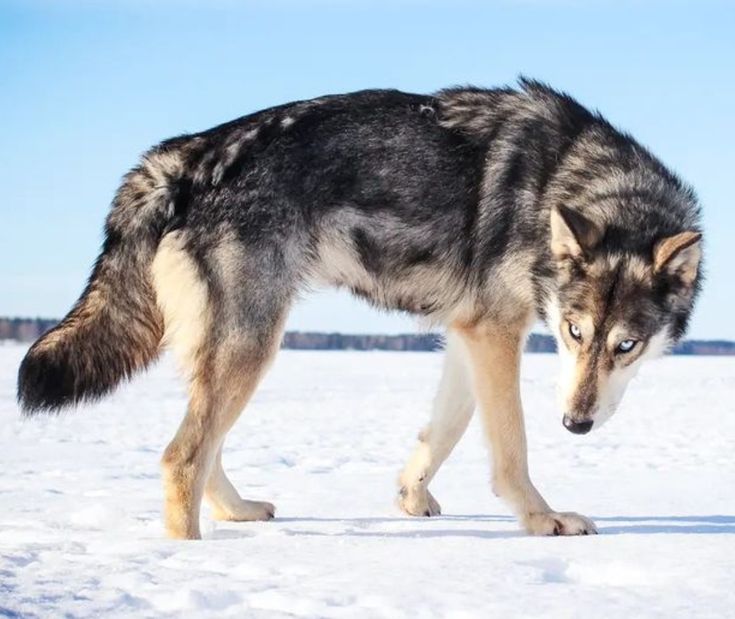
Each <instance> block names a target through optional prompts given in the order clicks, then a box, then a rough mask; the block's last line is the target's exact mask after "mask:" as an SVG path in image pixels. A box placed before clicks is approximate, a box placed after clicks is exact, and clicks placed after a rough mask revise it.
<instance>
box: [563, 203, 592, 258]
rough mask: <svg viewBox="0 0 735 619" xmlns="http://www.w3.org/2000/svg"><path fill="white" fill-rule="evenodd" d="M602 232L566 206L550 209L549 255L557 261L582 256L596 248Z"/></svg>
mask: <svg viewBox="0 0 735 619" xmlns="http://www.w3.org/2000/svg"><path fill="white" fill-rule="evenodd" d="M603 232H604V231H603V230H602V229H601V228H600V227H599V226H598V225H597V224H596V223H594V222H593V221H591V220H589V219H587V218H586V217H585V216H584V215H581V214H580V213H578V212H577V211H574V210H572V209H570V208H568V207H566V206H563V205H559V206H557V207H554V208H552V209H551V253H552V255H553V256H554V258H556V259H557V260H562V259H564V258H578V257H582V256H584V255H585V254H587V253H588V252H590V251H592V250H593V249H594V248H595V247H596V246H597V244H598V243H599V242H600V240H601V239H602V235H603Z"/></svg>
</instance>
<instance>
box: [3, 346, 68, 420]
mask: <svg viewBox="0 0 735 619" xmlns="http://www.w3.org/2000/svg"><path fill="white" fill-rule="evenodd" d="M55 357H56V355H54V352H53V350H38V349H37V348H36V347H35V346H34V347H32V348H31V349H30V350H29V351H28V353H27V354H26V356H25V358H24V359H23V361H22V362H21V364H20V368H19V370H18V391H17V399H18V405H19V407H20V410H21V413H22V414H23V415H24V416H26V417H30V416H32V415H35V414H38V413H43V412H46V413H58V412H59V411H60V410H61V409H62V408H64V407H65V406H68V405H70V404H73V403H74V399H75V398H74V392H75V389H74V380H73V376H71V372H70V371H69V368H68V367H65V366H64V364H62V363H59V361H58V360H57V359H56V358H55Z"/></svg>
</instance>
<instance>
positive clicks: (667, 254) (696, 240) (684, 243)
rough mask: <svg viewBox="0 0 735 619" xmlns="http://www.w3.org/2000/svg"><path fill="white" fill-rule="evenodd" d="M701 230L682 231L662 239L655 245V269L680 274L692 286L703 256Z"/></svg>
mask: <svg viewBox="0 0 735 619" xmlns="http://www.w3.org/2000/svg"><path fill="white" fill-rule="evenodd" d="M701 239H702V235H701V234H700V233H699V232H694V231H691V230H690V231H687V232H680V233H679V234H675V235H674V236H668V237H666V238H665V239H661V240H660V241H658V242H657V243H656V245H654V247H653V271H654V273H656V274H659V273H662V272H666V273H668V274H670V275H676V276H678V277H679V278H680V279H681V280H682V282H684V284H686V285H687V286H691V285H692V284H693V283H694V280H695V279H696V278H697V270H698V269H699V261H700V260H701V258H702V247H701V243H700V241H701Z"/></svg>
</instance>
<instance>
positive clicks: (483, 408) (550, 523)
mask: <svg viewBox="0 0 735 619" xmlns="http://www.w3.org/2000/svg"><path fill="white" fill-rule="evenodd" d="M527 322H528V321H519V322H518V323H517V324H507V323H506V324H495V323H493V322H491V321H484V322H481V323H478V324H475V325H471V326H462V325H454V326H453V330H454V331H455V332H456V333H457V335H458V336H459V337H460V338H461V340H462V342H463V343H464V345H465V347H466V350H467V356H468V361H469V364H470V366H471V370H472V378H473V384H474V391H475V395H476V398H477V402H478V406H479V410H480V413H481V415H482V420H483V425H484V428H485V432H486V434H487V436H488V439H489V442H490V447H491V451H492V459H493V490H494V491H495V493H496V494H497V495H498V496H500V497H502V498H503V499H505V500H506V501H507V502H508V503H509V504H510V505H511V507H512V508H513V510H514V512H515V513H516V515H517V516H518V517H519V519H520V520H521V523H522V524H523V526H524V527H525V529H526V530H527V531H528V532H529V533H531V534H533V535H586V534H588V533H595V532H596V529H595V525H594V524H593V523H592V521H591V520H589V519H588V518H585V517H584V516H580V515H579V514H575V513H572V512H567V513H559V512H555V511H553V510H552V509H551V508H550V507H549V505H548V504H547V503H546V501H544V499H543V497H542V496H541V494H540V493H539V491H538V490H536V488H535V486H534V485H533V483H532V482H531V479H530V477H529V474H528V459H527V451H526V433H525V428H524V423H523V409H522V406H521V393H520V361H521V350H522V346H523V343H524V341H525V333H526V330H527Z"/></svg>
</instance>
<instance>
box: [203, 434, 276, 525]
mask: <svg viewBox="0 0 735 619" xmlns="http://www.w3.org/2000/svg"><path fill="white" fill-rule="evenodd" d="M204 496H205V498H206V499H207V501H208V502H209V504H210V505H211V506H212V517H213V518H214V519H215V520H235V521H249V520H270V519H271V518H273V516H274V514H275V513H276V508H275V507H274V506H273V505H272V504H271V503H266V502H264V501H248V500H247V499H243V498H241V497H240V495H239V494H238V492H237V490H236V489H235V487H234V486H233V485H232V482H230V480H229V479H228V478H227V475H226V474H225V471H224V469H223V468H222V447H220V448H219V451H218V452H217V455H216V456H215V459H214V465H213V467H212V472H211V473H210V474H209V479H208V480H207V483H206V485H205V486H204Z"/></svg>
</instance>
